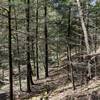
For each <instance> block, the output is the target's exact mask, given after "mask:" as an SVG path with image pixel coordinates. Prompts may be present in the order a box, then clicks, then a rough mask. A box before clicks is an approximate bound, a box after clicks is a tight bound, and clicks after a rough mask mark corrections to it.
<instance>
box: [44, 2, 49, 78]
mask: <svg viewBox="0 0 100 100" xmlns="http://www.w3.org/2000/svg"><path fill="white" fill-rule="evenodd" d="M44 2H45V4H44V19H45V21H44V34H45V77H46V78H47V77H48V76H49V75H48V29H47V0H44Z"/></svg>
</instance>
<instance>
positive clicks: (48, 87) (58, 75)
mask: <svg viewBox="0 0 100 100" xmlns="http://www.w3.org/2000/svg"><path fill="white" fill-rule="evenodd" d="M34 83H35V85H33V86H32V87H31V90H32V92H31V93H30V94H28V93H26V92H25V90H26V84H25V81H24V80H23V81H22V84H23V92H19V91H17V90H18V86H17V85H18V82H16V81H15V83H14V94H15V95H16V97H15V98H16V99H15V100H42V99H43V98H47V99H44V100H74V99H75V100H92V99H89V98H90V97H91V95H95V96H96V98H97V97H98V98H99V99H95V100H100V96H99V95H100V79H99V78H98V79H97V80H95V79H93V80H91V81H90V82H89V83H88V85H83V86H80V85H79V84H78V83H76V90H73V88H72V83H70V82H68V79H67V69H66V67H64V66H62V67H57V66H55V67H54V66H52V67H50V68H49V78H47V79H40V80H34ZM8 92H9V84H6V85H4V86H3V87H2V88H1V93H0V100H6V99H5V98H7V97H6V94H8ZM4 97H5V98H4ZM1 98H2V99H1ZM3 98H4V99H3ZM41 98H42V99H41ZM73 98H74V99H73ZM76 98H77V99H76ZM93 100H94V99H93Z"/></svg>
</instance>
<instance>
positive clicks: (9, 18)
mask: <svg viewBox="0 0 100 100" xmlns="http://www.w3.org/2000/svg"><path fill="white" fill-rule="evenodd" d="M8 2H9V11H8V26H9V36H8V43H9V82H10V100H13V67H12V41H11V35H12V32H11V5H10V3H11V0H8Z"/></svg>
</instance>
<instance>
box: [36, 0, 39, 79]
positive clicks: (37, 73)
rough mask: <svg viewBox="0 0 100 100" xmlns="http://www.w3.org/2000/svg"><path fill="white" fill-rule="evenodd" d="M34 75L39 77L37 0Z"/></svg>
mask: <svg viewBox="0 0 100 100" xmlns="http://www.w3.org/2000/svg"><path fill="white" fill-rule="evenodd" d="M36 76H37V79H39V64H38V0H37V8H36Z"/></svg>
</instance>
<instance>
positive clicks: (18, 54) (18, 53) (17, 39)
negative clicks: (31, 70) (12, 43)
mask: <svg viewBox="0 0 100 100" xmlns="http://www.w3.org/2000/svg"><path fill="white" fill-rule="evenodd" d="M14 15H15V29H16V31H17V29H18V28H17V16H16V10H15V8H14ZM16 45H17V57H18V60H17V66H18V72H19V87H20V91H21V90H22V89H21V87H22V85H21V69H20V58H19V57H20V52H19V38H18V33H16Z"/></svg>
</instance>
